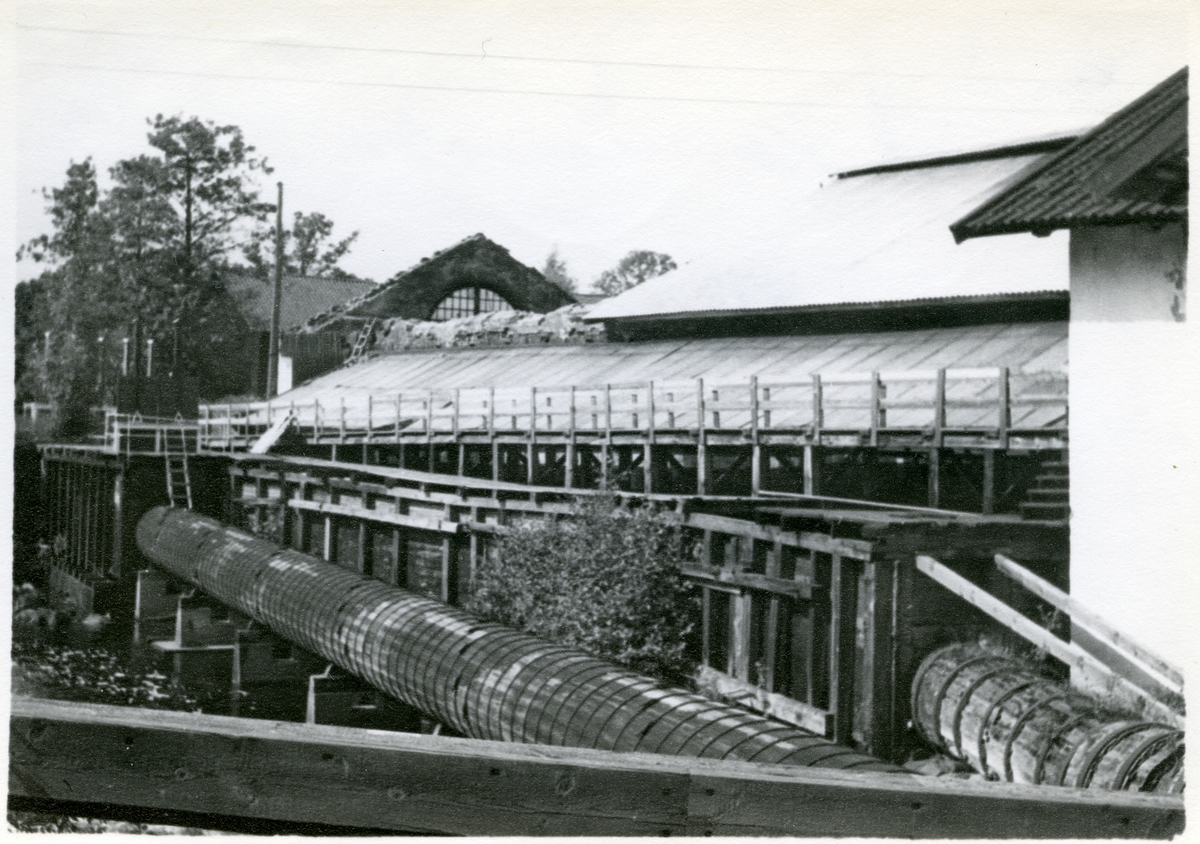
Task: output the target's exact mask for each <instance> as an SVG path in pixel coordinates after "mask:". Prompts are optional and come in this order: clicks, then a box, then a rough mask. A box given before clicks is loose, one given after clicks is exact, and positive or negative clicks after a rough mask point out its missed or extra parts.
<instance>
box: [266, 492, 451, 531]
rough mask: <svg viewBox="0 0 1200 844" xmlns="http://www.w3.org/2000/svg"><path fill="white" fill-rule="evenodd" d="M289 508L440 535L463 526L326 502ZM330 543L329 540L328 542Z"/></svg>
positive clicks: (301, 501)
mask: <svg viewBox="0 0 1200 844" xmlns="http://www.w3.org/2000/svg"><path fill="white" fill-rule="evenodd" d="M288 506H289V507H291V508H293V509H295V510H306V511H309V512H312V513H322V514H324V515H325V516H326V517H329V516H333V515H337V516H350V517H351V518H355V519H366V520H367V521H372V522H382V523H384V524H389V525H401V526H402V527H413V528H419V529H421V530H431V531H437V532H439V533H458V532H459V531H460V530H462V528H463V525H461V524H459V523H458V522H452V521H447V520H446V519H438V518H430V517H423V516H410V515H408V514H407V513H389V512H388V511H386V510H368V509H367V508H365V507H353V506H348V505H345V504H329V503H327V502H324V501H306V500H304V499H299V498H293V499H291V500H290V501H288ZM326 541H327V542H328V540H326Z"/></svg>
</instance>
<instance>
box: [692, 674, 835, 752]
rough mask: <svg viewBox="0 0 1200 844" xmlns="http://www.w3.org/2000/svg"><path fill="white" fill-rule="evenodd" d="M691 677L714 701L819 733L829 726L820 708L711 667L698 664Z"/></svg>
mask: <svg viewBox="0 0 1200 844" xmlns="http://www.w3.org/2000/svg"><path fill="white" fill-rule="evenodd" d="M695 679H696V686H697V688H698V689H699V691H700V693H701V694H703V695H705V696H707V697H711V698H713V699H715V700H719V701H723V702H725V703H730V704H733V705H736V706H740V707H742V708H744V709H749V710H750V711H752V712H758V713H760V714H762V715H766V716H768V717H771V718H775V719H776V720H779V721H784V722H786V723H788V724H794V725H795V726H797V727H800V728H802V729H805V730H809V731H811V732H813V733H816V734H817V735H819V736H823V735H825V733H826V731H827V730H828V729H829V723H830V720H829V713H828V712H826V711H824V710H823V709H818V708H817V707H815V706H810V705H809V704H807V703H804V702H803V701H799V700H795V699H794V698H790V697H787V696H785V695H781V694H775V693H773V692H771V691H769V690H767V689H762V688H759V687H758V686H755V685H753V684H752V683H747V682H745V681H743V680H739V679H737V678H736V677H732V676H730V675H729V674H726V673H724V672H722V671H718V670H717V669H715V668H713V667H711V666H708V665H703V666H701V667H700V668H699V669H698V670H697V671H696V678H695Z"/></svg>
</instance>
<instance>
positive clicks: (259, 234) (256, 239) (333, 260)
mask: <svg viewBox="0 0 1200 844" xmlns="http://www.w3.org/2000/svg"><path fill="white" fill-rule="evenodd" d="M332 235H333V220H331V219H329V218H328V217H326V216H325V215H324V214H322V213H320V212H319V211H317V212H313V213H312V214H304V213H301V212H300V211H297V212H296V213H295V216H294V218H293V220H292V227H291V228H290V229H284V231H283V250H284V253H283V271H284V272H285V273H288V274H289V275H292V274H294V275H304V276H317V277H334V278H338V277H345V276H348V275H349V274H348V273H346V272H344V271H343V270H341V269H340V268H339V267H338V266H337V262H338V261H340V260H341V259H342V258H343V257H345V256H346V253H348V252H349V251H350V247H351V246H352V245H353V244H354V241H355V240H357V239H358V232H353V233H351V235H350V236H349V237H346V238H343V239H341V240H339V241H337V242H336V243H329V245H326V243H327V242H328V241H330V238H331V237H332ZM243 254H244V255H245V258H246V261H247V263H249V264H250V266H251V268H252V270H253V272H254V273H255V275H258V276H260V277H263V278H266V277H268V276H269V275H270V273H271V271H272V269H273V267H274V265H275V229H274V228H260V229H258V230H257V231H255V232H254V233H253V234H252V235H251V239H250V243H249V244H248V245H247V246H246V247H245V248H244V249H243Z"/></svg>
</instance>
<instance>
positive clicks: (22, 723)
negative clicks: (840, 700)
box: [9, 697, 1184, 839]
mask: <svg viewBox="0 0 1200 844" xmlns="http://www.w3.org/2000/svg"><path fill="white" fill-rule="evenodd" d="M10 736H11V746H10V766H9V794H10V796H12V797H16V798H18V799H20V798H30V797H36V798H40V799H41V800H43V801H54V800H62V801H72V802H73V803H76V804H80V803H86V804H93V805H97V806H98V805H101V804H103V805H108V806H115V807H137V808H142V809H158V810H168V811H178V812H193V813H204V814H210V815H216V816H221V817H226V818H228V817H236V818H258V819H263V820H267V821H272V820H275V821H284V822H292V823H296V822H305V823H319V824H334V825H341V826H350V827H356V828H359V829H364V830H383V831H388V830H391V831H397V830H400V831H424V832H432V833H438V834H442V835H664V834H672V835H694V836H708V835H795V836H801V835H802V836H832V835H838V836H845V835H854V836H870V837H923V838H984V837H988V836H994V835H996V833H997V830H1001V831H1003V834H1004V835H1006V836H1013V837H1031V838H1032V837H1038V838H1053V837H1060V838H1063V837H1070V838H1088V837H1096V838H1110V837H1133V838H1163V839H1165V838H1170V837H1172V836H1175V835H1178V834H1179V833H1180V832H1181V831H1182V829H1183V826H1184V804H1183V800H1182V798H1180V797H1175V796H1160V795H1144V794H1136V793H1128V792H1110V791H1103V792H1100V791H1089V790H1075V789H1065V788H1040V787H1033V786H1018V785H1010V784H1006V783H978V782H970V781H957V780H951V779H949V778H936V779H935V778H933V777H920V776H902V775H896V774H875V773H853V772H849V771H840V770H834V769H828V768H823V769H819V768H805V767H792V766H784V765H770V764H763V763H753V762H724V761H716V760H708V759H690V758H683V757H674V756H654V755H650V754H641V753H608V752H605V751H600V750H590V749H579V748H559V747H545V746H526V745H518V744H507V743H501V742H486V741H476V740H471V739H456V738H444V737H440V736H427V735H417V734H411V733H398V732H396V733H393V732H383V731H374V730H357V729H351V728H346V727H330V726H324V725H306V724H291V723H284V722H278V721H265V720H255V719H242V718H223V717H219V716H213V715H203V714H191V713H182V712H169V711H161V710H146V709H136V708H126V707H116V706H100V705H95V704H79V703H68V702H62V701H49V700H36V699H31V698H20V697H18V698H14V699H13V703H12V709H11V713H10Z"/></svg>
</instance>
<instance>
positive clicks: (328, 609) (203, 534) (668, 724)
mask: <svg viewBox="0 0 1200 844" xmlns="http://www.w3.org/2000/svg"><path fill="white" fill-rule="evenodd" d="M137 543H138V547H139V548H140V549H141V550H142V553H144V554H145V555H146V556H147V557H148V558H149V559H151V560H152V561H154V562H155V563H157V564H158V565H160V566H162V567H163V568H165V569H167V570H168V571H170V572H171V573H172V574H174V575H175V576H176V577H179V578H181V579H183V580H185V581H187V582H188V583H191V584H193V585H195V586H197V587H199V588H200V589H202V590H203V591H205V592H207V593H208V594H210V595H212V596H213V597H215V598H216V599H218V600H220V601H222V602H223V603H225V604H227V605H229V606H231V607H234V608H236V609H238V610H240V611H242V612H244V613H246V614H247V615H249V616H250V617H251V618H253V619H254V620H255V621H257V622H259V623H260V624H262V625H264V626H265V627H267V628H268V629H270V630H271V631H272V632H274V633H276V634H277V635H279V636H282V637H284V638H285V639H289V640H291V641H292V642H294V643H296V644H298V645H300V646H301V647H303V648H306V649H308V650H310V651H312V652H314V653H317V654H320V655H321V656H323V657H325V658H326V659H328V660H330V661H331V662H334V663H336V664H337V665H339V666H341V667H342V668H343V669H345V670H346V671H348V672H350V673H352V674H355V675H357V676H359V677H361V678H363V679H364V680H366V681H368V682H369V683H371V684H373V685H374V686H376V687H377V688H379V689H381V690H382V691H384V692H386V693H387V694H389V695H391V696H393V697H394V698H396V699H397V700H400V701H403V702H404V703H407V704H409V705H410V706H413V707H416V708H417V709H420V710H421V711H423V712H425V713H426V714H427V715H429V716H430V717H431V718H435V719H437V720H438V721H440V722H441V723H443V724H446V725H448V726H450V727H453V728H454V729H455V730H458V731H459V732H461V733H463V734H464V735H467V736H471V737H473V738H481V739H493V740H500V741H515V742H529V743H538V744H554V745H566V746H571V747H594V748H600V749H604V750H617V751H642V752H649V753H668V754H675V755H680V756H701V757H708V758H715V759H742V760H751V761H756V762H777V763H781V764H788V765H811V766H817V767H826V768H853V769H855V770H873V771H895V772H899V771H901V769H900V768H898V767H896V766H894V765H889V764H887V763H885V762H882V761H880V760H878V759H875V758H872V757H870V756H864V755H863V754H861V753H857V752H855V751H854V750H851V749H849V748H846V747H842V746H841V745H837V744H833V743H831V742H829V741H828V740H826V739H825V738H824V737H822V736H817V735H814V734H812V733H809V732H806V731H804V730H802V729H799V728H797V727H792V726H789V725H786V724H781V723H778V722H775V721H771V720H769V719H766V718H763V717H760V716H757V715H753V714H750V713H747V712H744V711H742V710H739V709H735V708H733V707H730V706H725V705H723V704H720V703H715V702H713V701H710V700H707V699H706V698H703V697H700V696H698V695H695V694H692V693H690V692H686V691H683V690H681V689H674V688H670V687H668V686H664V685H663V684H661V683H659V682H658V681H657V680H654V679H652V678H650V677H646V676H643V675H640V674H636V673H634V672H632V671H629V670H627V669H624V668H621V667H619V666H616V665H613V664H611V663H608V662H604V661H602V660H599V659H594V658H592V657H590V656H586V655H584V654H582V653H580V652H578V651H573V650H569V649H567V648H564V647H561V646H558V645H554V644H551V643H549V642H545V641H543V640H541V639H537V638H534V637H533V636H528V635H525V634H523V633H518V632H517V631H515V630H512V629H510V628H507V627H503V626H501V625H499V624H492V623H489V622H485V621H482V620H480V619H479V618H477V617H475V616H473V615H471V614H470V613H467V612H464V611H463V610H460V609H458V608H455V607H451V606H448V605H446V604H443V603H440V602H438V601H433V600H430V599H428V598H424V597H421V596H418V595H414V594H412V593H411V592H406V591H405V590H403V589H398V588H396V587H394V586H389V585H387V584H385V583H381V582H379V581H377V580H373V579H371V578H369V577H364V576H362V575H360V574H357V573H355V572H352V571H348V570H346V569H343V568H340V567H338V566H336V565H333V564H330V563H327V562H324V561H322V560H318V559H315V558H314V557H311V556H309V555H307V554H302V553H300V552H298V551H292V550H288V549H284V548H280V547H278V546H277V545H275V544H273V543H271V542H267V541H265V540H263V539H259V538H258V537H255V536H252V535H250V534H248V533H246V532H244V531H241V530H237V529H235V528H232V527H229V526H228V525H224V524H221V523H220V522H216V521H214V520H212V519H208V518H205V517H204V516H200V515H197V514H196V513H193V512H190V511H187V510H181V509H171V508H167V507H156V508H154V509H153V510H151V511H150V512H148V513H147V514H146V515H145V516H143V517H142V519H141V521H140V522H139V523H138V527H137Z"/></svg>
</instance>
